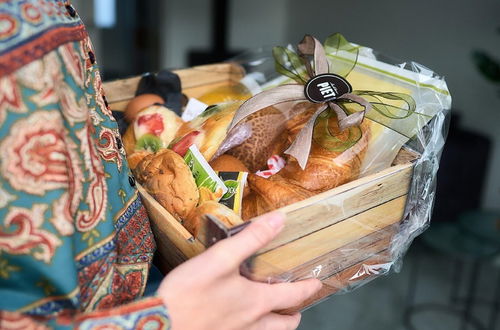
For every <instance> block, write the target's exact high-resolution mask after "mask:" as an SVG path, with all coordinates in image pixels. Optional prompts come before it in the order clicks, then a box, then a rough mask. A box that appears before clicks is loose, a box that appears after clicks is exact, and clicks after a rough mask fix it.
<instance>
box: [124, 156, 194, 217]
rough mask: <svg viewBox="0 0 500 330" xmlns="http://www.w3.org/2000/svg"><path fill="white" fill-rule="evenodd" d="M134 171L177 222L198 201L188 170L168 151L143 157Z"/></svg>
mask: <svg viewBox="0 0 500 330" xmlns="http://www.w3.org/2000/svg"><path fill="white" fill-rule="evenodd" d="M134 174H135V176H136V179H137V180H138V181H139V183H141V184H142V186H143V187H144V189H146V191H147V192H148V193H150V194H151V195H152V196H153V197H154V198H155V199H156V200H157V201H158V203H160V204H161V205H162V206H163V207H164V208H165V209H166V210H167V211H168V212H170V214H172V216H174V217H175V218H176V219H177V220H179V221H181V220H182V219H185V218H187V216H188V215H189V214H190V213H191V212H192V211H193V210H194V208H195V207H196V205H197V204H198V199H199V193H198V188H197V186H196V183H195V181H194V178H193V175H192V173H191V170H190V169H189V167H188V166H187V165H186V163H185V162H184V159H183V158H182V157H181V156H179V155H178V154H176V153H175V152H173V151H172V150H169V149H162V150H161V151H159V152H157V153H156V154H151V155H149V156H146V157H144V159H143V160H142V161H141V162H140V163H139V164H138V165H137V167H136V168H135V171H134Z"/></svg>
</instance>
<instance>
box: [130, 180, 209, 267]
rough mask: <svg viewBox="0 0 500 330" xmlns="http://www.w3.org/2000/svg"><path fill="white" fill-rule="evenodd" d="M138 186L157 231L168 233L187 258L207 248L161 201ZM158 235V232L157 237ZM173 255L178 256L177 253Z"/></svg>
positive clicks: (167, 236)
mask: <svg viewBox="0 0 500 330" xmlns="http://www.w3.org/2000/svg"><path fill="white" fill-rule="evenodd" d="M137 186H138V189H139V192H140V193H141V197H142V201H143V202H144V205H145V206H146V209H147V210H148V215H149V218H150V219H151V221H152V223H153V225H154V229H155V231H156V232H157V233H161V234H163V235H166V238H167V239H169V240H170V241H171V242H172V243H173V244H174V245H175V246H177V247H178V249H179V250H180V251H182V253H183V255H184V256H186V257H187V258H192V257H194V256H196V255H198V254H200V253H201V252H203V251H204V250H205V246H203V244H201V242H200V241H198V240H197V239H195V238H194V237H193V235H191V233H189V232H188V231H187V230H186V228H184V226H183V225H182V224H181V223H180V222H179V221H177V220H176V219H175V218H174V217H173V216H172V215H171V214H170V213H169V212H168V211H167V210H165V208H164V207H163V206H161V205H160V203H158V202H157V201H156V200H155V199H154V198H153V197H152V196H151V195H150V194H148V193H147V192H146V191H145V190H144V188H142V187H141V186H140V185H137ZM158 236H159V235H158V234H157V237H158ZM172 257H173V258H176V256H175V255H173V256H172ZM177 258H178V257H177Z"/></svg>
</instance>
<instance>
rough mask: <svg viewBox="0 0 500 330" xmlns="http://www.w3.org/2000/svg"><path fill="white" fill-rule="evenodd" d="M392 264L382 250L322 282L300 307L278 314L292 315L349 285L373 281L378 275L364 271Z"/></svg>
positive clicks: (388, 254)
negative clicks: (317, 289)
mask: <svg viewBox="0 0 500 330" xmlns="http://www.w3.org/2000/svg"><path fill="white" fill-rule="evenodd" d="M390 262H392V260H391V254H390V253H389V251H388V250H383V251H381V252H380V253H378V254H377V255H376V256H373V257H370V258H368V259H366V260H363V261H361V262H359V263H357V264H355V265H352V266H351V267H349V268H346V269H344V270H342V271H340V272H338V273H336V274H334V275H332V276H331V277H329V278H327V279H324V280H322V281H321V282H322V283H323V287H322V288H321V290H320V291H319V292H317V293H316V294H315V295H314V296H312V297H310V298H309V299H307V300H306V301H304V302H303V303H302V304H301V305H299V306H296V307H293V308H289V309H285V310H281V311H279V313H281V314H287V315H292V314H295V313H297V312H299V311H301V310H303V309H305V308H307V307H310V306H312V305H314V304H317V303H319V302H321V301H322V300H324V299H325V298H327V297H329V296H331V295H332V294H335V293H337V292H339V291H341V290H346V289H347V287H348V286H349V285H353V284H354V283H355V282H360V281H364V280H368V279H374V278H376V277H378V276H379V275H378V274H376V273H373V272H369V271H365V270H366V269H368V268H371V267H372V268H376V267H377V266H379V265H385V264H387V263H390Z"/></svg>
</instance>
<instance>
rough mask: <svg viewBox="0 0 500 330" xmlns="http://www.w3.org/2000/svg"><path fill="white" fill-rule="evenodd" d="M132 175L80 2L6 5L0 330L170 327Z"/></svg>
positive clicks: (0, 16) (0, 123)
mask: <svg viewBox="0 0 500 330" xmlns="http://www.w3.org/2000/svg"><path fill="white" fill-rule="evenodd" d="M130 176H131V173H130V170H129V168H128V166H127V163H126V158H125V151H124V150H123V148H122V143H121V141H120V136H119V133H118V128H117V125H116V122H115V121H114V119H113V117H112V113H111V111H110V109H109V108H108V107H107V103H106V101H105V97H104V92H103V86H102V81H101V78H100V75H99V71H98V69H97V66H96V63H95V57H94V54H93V49H92V45H91V43H90V41H89V39H88V36H87V34H86V32H85V28H84V26H83V24H82V22H81V20H80V19H79V17H78V14H77V13H76V12H75V11H74V9H73V7H72V6H71V4H70V3H68V2H66V1H61V0H7V1H6V0H1V1H0V296H1V297H2V299H0V328H2V329H50V328H72V327H80V328H83V329H94V328H96V329H97V328H100V329H102V328H112V329H121V328H148V329H167V328H169V320H168V317H167V312H166V308H165V306H164V305H163V304H162V302H161V300H160V299H159V298H155V297H152V298H147V299H141V296H142V293H143V290H144V286H145V284H146V280H147V274H148V270H149V267H150V264H151V261H152V257H153V252H154V249H155V243H154V239H153V236H152V233H151V228H150V225H149V220H148V218H147V214H146V212H145V209H144V207H143V206H142V203H141V201H140V198H139V196H138V194H137V191H136V189H135V187H134V186H133V184H132V185H131V182H132V183H133V180H129V177H130Z"/></svg>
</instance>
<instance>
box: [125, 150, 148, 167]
mask: <svg viewBox="0 0 500 330" xmlns="http://www.w3.org/2000/svg"><path fill="white" fill-rule="evenodd" d="M149 155H151V152H149V151H147V150H139V151H136V152H134V153H132V154H131V155H130V156H127V161H128V166H129V167H130V169H131V170H132V172H134V170H135V168H136V167H137V165H139V163H140V162H141V161H142V160H143V159H144V158H145V157H146V156H149Z"/></svg>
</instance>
